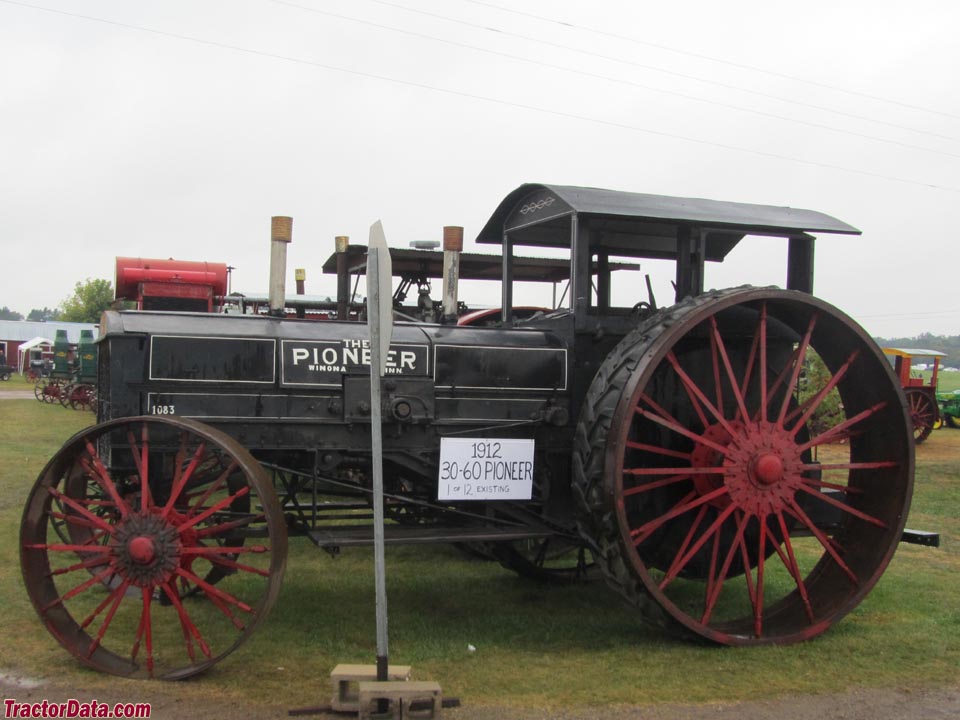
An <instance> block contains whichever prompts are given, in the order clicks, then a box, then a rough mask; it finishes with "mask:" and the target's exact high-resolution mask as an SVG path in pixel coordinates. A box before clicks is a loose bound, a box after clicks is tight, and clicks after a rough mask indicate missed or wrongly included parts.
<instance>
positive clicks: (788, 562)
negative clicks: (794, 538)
mask: <svg viewBox="0 0 960 720" xmlns="http://www.w3.org/2000/svg"><path fill="white" fill-rule="evenodd" d="M777 522H778V523H779V525H780V534H781V537H783V546H784V548H785V549H786V552H787V556H786V558H784V557H783V554H782V553H780V548H777V553H778V554H779V555H780V559H781V560H783V561H784V563H783V564H784V566H785V567H786V568H787V570H788V571H789V573H790V575H792V576H793V580H794V582H795V583H796V585H797V592H799V593H800V599H801V600H803V606H804V608H805V609H806V611H807V619H808V620H809V621H810V622H811V623H812V622H813V621H814V618H813V606H812V605H810V596H809V595H808V594H807V586H806V584H805V583H804V582H803V577H802V576H801V573H800V566H799V565H798V564H797V556H796V554H795V553H794V552H793V543H792V542H791V540H790V532H789V530H788V528H787V522H786V520H784V519H783V513H782V512H777Z"/></svg>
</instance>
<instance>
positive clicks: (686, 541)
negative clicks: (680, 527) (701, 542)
mask: <svg viewBox="0 0 960 720" xmlns="http://www.w3.org/2000/svg"><path fill="white" fill-rule="evenodd" d="M706 514H707V506H706V505H701V506H700V511H699V512H698V513H697V517H696V518H695V519H694V521H693V524H692V525H690V529H689V530H688V531H687V534H686V536H685V537H684V538H683V543H682V544H681V545H680V549H679V550H678V551H677V554H676V555H674V557H673V562H672V563H671V564H670V567H669V568H668V569H667V572H666V574H665V575H664V576H663V579H662V580H661V581H660V589H661V590H663V589H664V588H665V587H666V586H667V585H669V584H670V581H671V580H673V578H674V577H675V576H676V573H677V572H679V571H680V570H682V569H683V566H682V565H680V560H681V558H683V556H684V554H685V553H686V551H687V547H689V545H690V543H691V541H692V540H693V537H694V535H696V534H697V530H699V529H700V523H702V522H703V518H704V517H705V516H706ZM684 564H686V563H684Z"/></svg>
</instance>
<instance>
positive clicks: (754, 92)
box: [368, 0, 958, 142]
mask: <svg viewBox="0 0 960 720" xmlns="http://www.w3.org/2000/svg"><path fill="white" fill-rule="evenodd" d="M368 2H372V3H376V4H378V5H384V6H386V7H392V8H395V9H397V10H404V11H406V12H410V13H414V14H417V15H423V16H424V17H431V18H434V19H437V20H445V21H447V22H451V23H455V24H457V25H463V26H465V27H470V28H474V29H476V30H484V31H486V32H493V33H497V34H499V35H504V36H506V37H513V38H517V39H518V40H524V41H526V42H532V43H536V44H538V45H545V46H547V47H552V48H558V49H561V50H568V51H570V52H575V53H579V54H581V55H586V56H588V57H595V58H599V59H601V60H609V61H610V62H616V63H620V64H623V65H630V66H632V67H637V68H641V69H643V70H652V71H654V72H659V73H663V74H665V75H671V76H673V77H679V78H683V79H685V80H693V81H695V82H700V83H705V84H707V85H714V86H716V87H720V88H724V89H725V90H736V91H737V92H742V93H747V94H749V95H756V96H758V97H764V98H767V99H768V100H776V101H778V102H784V103H789V104H791V105H798V106H800V107H805V108H809V109H812V110H819V111H821V112H828V113H833V114H835V115H840V116H842V117H849V118H853V119H856V120H862V121H865V122H872V123H875V124H878V125H886V126H889V127H894V128H897V129H899V130H906V131H908V132H914V133H919V134H923V135H930V136H932V137H937V138H940V139H942V140H950V141H952V142H958V138H955V137H951V136H949V135H941V134H939V133H935V132H931V131H928V130H918V129H916V128H911V127H908V126H906V125H898V124H896V123H890V122H886V121H883V120H877V119H875V118H871V117H868V116H866V115H858V114H856V113H848V112H844V111H842V110H836V109H833V108H829V107H826V106H823V105H816V104H814V103H807V102H803V101H801V100H795V99H793V98H788V97H782V96H780V95H773V94H770V93H765V92H762V91H760V90H754V89H752V88H745V87H741V86H739V85H732V84H728V83H723V82H720V81H718V80H708V79H705V78H702V77H698V76H696V75H690V74H687V73H682V72H678V71H676V70H668V69H666V68H662V67H658V66H656V65H649V64H646V63H639V62H635V61H633V60H625V59H624V58H618V57H615V56H613V55H604V54H603V53H597V52H593V51H590V50H582V49H580V48H577V47H573V46H572V45H565V44H563V43H555V42H551V41H549V40H543V39H541V38H537V37H533V36H531V35H524V34H522V33H516V32H512V31H510V30H504V29H502V28H495V27H490V26H489V25H481V24H478V23H472V22H470V21H468V20H461V19H459V18H453V17H450V16H449V15H441V14H440V13H434V12H430V11H428V10H420V9H418V8H411V7H407V6H406V5H401V4H399V3H395V2H390V1H389V0H368ZM491 7H493V6H491ZM518 12H519V11H518ZM950 117H954V116H952V115H951V116H950Z"/></svg>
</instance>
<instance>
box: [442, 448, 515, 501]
mask: <svg viewBox="0 0 960 720" xmlns="http://www.w3.org/2000/svg"><path fill="white" fill-rule="evenodd" d="M533 455H534V441H533V440H521V439H516V438H450V437H445V438H441V439H440V477H439V478H438V480H439V484H438V488H437V497H438V499H440V500H529V499H530V498H531V497H532V493H533Z"/></svg>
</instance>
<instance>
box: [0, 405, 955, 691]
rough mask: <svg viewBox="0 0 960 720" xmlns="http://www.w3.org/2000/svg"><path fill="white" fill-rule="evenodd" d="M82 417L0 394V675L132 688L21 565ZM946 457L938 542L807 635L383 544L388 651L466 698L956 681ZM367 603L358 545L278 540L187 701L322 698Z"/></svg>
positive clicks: (937, 488) (359, 631)
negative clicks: (282, 572)
mask: <svg viewBox="0 0 960 720" xmlns="http://www.w3.org/2000/svg"><path fill="white" fill-rule="evenodd" d="M90 419H91V416H90V415H89V414H87V413H78V412H73V411H70V410H65V409H63V408H61V407H59V406H51V405H42V404H40V403H37V402H36V401H34V400H8V401H0V428H3V429H2V430H0V468H3V470H2V474H0V489H2V492H0V543H2V546H0V554H2V555H0V557H2V563H0V605H2V606H3V607H4V617H5V630H6V636H7V638H8V642H5V643H2V644H0V673H11V672H12V673H17V674H23V675H28V676H34V677H36V676H44V677H50V678H55V679H56V680H58V681H59V682H62V683H69V684H73V686H74V687H78V688H84V689H85V690H88V691H90V692H99V693H100V694H101V695H103V694H109V693H113V694H114V695H115V696H118V697H129V696H130V695H131V694H136V690H133V689H131V688H132V687H133V686H131V684H130V682H129V681H123V680H118V679H114V678H108V677H105V676H101V675H98V674H96V673H94V672H92V671H89V670H86V669H84V668H83V667H81V666H80V664H79V663H78V662H77V661H75V660H74V659H73V658H72V657H71V656H69V655H68V654H67V653H66V652H65V651H64V650H62V649H61V648H60V646H59V645H58V644H57V643H56V642H55V641H54V639H53V638H52V637H51V636H50V635H49V634H48V633H47V632H46V631H45V630H44V629H43V628H42V627H41V625H40V622H39V621H38V619H37V616H36V614H35V612H34V611H33V609H32V608H31V607H30V603H29V600H28V599H27V597H26V594H25V591H24V588H23V584H22V580H21V578H20V572H19V560H18V526H19V522H20V514H21V512H22V505H23V502H24V499H25V498H26V495H27V493H28V492H29V490H30V487H31V486H32V483H33V481H34V479H35V478H36V476H37V474H38V472H39V471H40V469H41V468H42V466H43V464H44V463H45V461H46V460H47V459H48V458H49V457H50V456H51V455H52V454H53V453H54V452H55V451H56V449H57V448H58V447H59V445H60V444H61V443H62V441H63V440H64V439H66V438H67V437H68V436H69V435H70V434H71V433H73V432H75V431H76V430H78V429H80V428H81V427H82V426H83V425H84V424H85V423H87V422H89V421H90ZM958 458H960V430H950V429H941V430H937V431H935V432H934V433H933V435H932V436H931V437H930V439H929V440H928V441H927V442H926V443H924V444H923V445H921V446H920V447H918V449H917V463H918V472H917V479H916V490H915V496H914V500H913V505H912V509H911V515H910V520H909V522H908V525H909V526H910V527H913V528H917V529H929V530H937V531H939V532H941V533H942V535H943V538H944V539H943V547H942V548H939V549H933V548H923V547H917V546H908V545H904V546H901V548H900V550H899V551H898V553H897V555H896V556H895V558H894V560H893V562H892V563H891V566H890V568H889V569H888V571H887V573H886V574H885V575H884V577H883V579H882V580H881V581H880V583H879V584H878V586H877V587H876V588H875V590H874V591H873V592H872V593H871V594H870V596H869V597H868V598H867V599H866V600H865V601H864V602H863V603H862V604H861V605H860V606H859V607H858V608H856V609H855V610H853V611H852V612H851V613H850V615H848V616H847V617H846V618H845V619H844V620H842V621H841V622H839V623H838V624H837V625H835V626H834V627H833V628H831V629H830V630H829V631H828V632H827V633H825V634H824V635H822V636H821V637H819V638H817V639H816V640H813V641H810V642H806V643H803V644H799V645H793V646H788V647H764V648H752V649H730V648H718V647H712V646H704V645H698V644H694V643H688V642H682V641H679V640H675V639H673V638H672V637H669V636H667V635H666V634H664V633H663V632H661V631H659V630H657V629H653V628H648V627H646V626H644V625H642V624H641V623H640V622H639V621H638V620H637V618H636V615H635V612H633V611H632V610H630V609H629V608H626V607H625V606H624V605H623V604H622V603H621V602H620V600H619V599H618V598H617V596H615V595H614V594H613V593H612V592H611V591H609V590H608V589H607V588H606V587H605V586H604V585H603V584H602V583H593V584H583V585H573V586H550V585H542V584H537V583H533V582H530V581H526V580H523V579H521V578H518V577H516V576H514V575H513V574H511V573H510V572H508V571H506V570H504V569H502V568H501V567H499V565H497V564H495V563H490V562H484V561H479V560H472V559H470V558H468V557H466V556H465V555H463V554H462V553H460V552H459V551H457V550H455V549H453V548H449V547H431V546H426V547H412V546H411V547H400V548H388V551H387V586H388V598H389V619H390V648H391V659H392V660H393V662H396V663H403V664H410V665H413V667H414V673H415V677H417V678H420V679H436V680H438V681H440V683H441V685H442V686H443V688H444V693H445V694H447V695H453V696H459V697H461V698H463V699H464V701H465V702H467V703H469V704H470V705H471V706H479V705H510V706H514V707H522V708H539V709H549V708H553V707H560V706H570V707H576V706H588V705H607V704H617V703H624V704H638V703H650V702H654V703H660V702H663V703H666V702H731V701H736V700H739V699H745V698H754V699H756V698H771V697H776V696H781V695H784V694H788V693H822V692H830V691H839V690H845V689H850V688H875V687H888V688H890V687H892V688H901V689H907V690H909V689H916V688H920V687H929V686H936V685H950V684H955V683H956V678H957V668H958V667H960V642H958V640H957V638H960V593H958V592H957V577H958V576H960V549H958V546H957V544H956V540H955V538H957V537H958V536H960V461H958ZM373 598H374V588H373V569H372V553H371V552H370V551H369V550H348V551H344V553H343V554H342V555H341V556H340V557H338V558H336V559H334V558H331V557H329V556H328V555H326V554H324V553H322V552H319V551H317V550H316V549H315V548H313V546H312V545H310V543H309V542H308V541H306V540H305V539H303V538H293V539H291V546H290V552H289V561H288V564H287V574H286V577H285V579H284V583H283V587H282V590H281V593H280V598H279V600H278V602H277V604H276V605H275V607H274V609H273V612H272V613H271V615H270V616H269V617H268V618H267V619H266V621H265V622H264V624H263V625H261V627H260V628H258V630H257V631H256V633H255V635H254V636H253V638H252V639H251V640H250V642H248V643H247V644H246V645H244V646H243V647H241V648H240V649H239V650H237V651H236V652H234V653H233V654H232V655H230V656H228V657H227V658H226V659H225V660H223V661H222V662H221V663H219V664H218V665H217V666H216V667H215V668H214V669H213V670H211V671H210V672H208V673H206V674H205V675H203V676H201V677H200V678H197V679H195V680H192V681H189V682H187V683H184V684H183V685H182V697H183V699H184V701H185V702H188V701H189V700H190V698H204V699H209V698H211V697H213V698H220V699H222V700H223V702H225V703H235V704H237V705H239V704H241V703H272V704H277V703H282V705H283V706H284V707H298V706H304V705H313V704H316V703H318V702H322V701H324V700H325V699H326V697H327V695H328V692H329V691H328V689H327V680H326V678H327V676H328V675H329V672H330V670H331V669H332V668H333V666H334V665H335V664H337V663H339V662H353V663H355V662H368V663H369V662H373V660H374V656H375V620H374V600H373ZM14 638H16V641H13V640H12V639H14ZM468 644H471V645H473V646H475V647H476V652H473V653H470V652H468V650H467V645H468Z"/></svg>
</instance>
